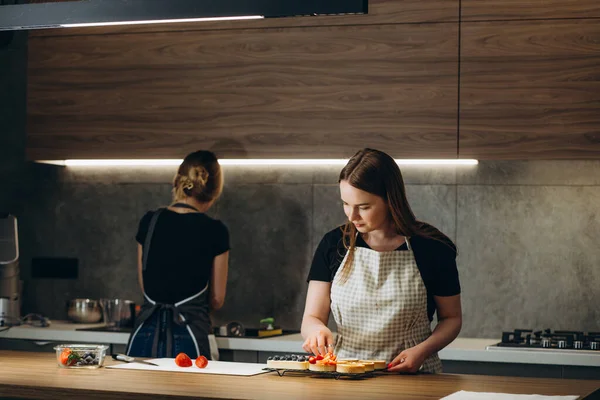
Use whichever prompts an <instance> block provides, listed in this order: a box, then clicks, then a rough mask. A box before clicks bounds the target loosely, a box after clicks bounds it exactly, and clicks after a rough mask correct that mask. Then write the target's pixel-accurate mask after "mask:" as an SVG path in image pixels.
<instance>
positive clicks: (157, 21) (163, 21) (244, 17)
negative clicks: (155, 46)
mask: <svg viewBox="0 0 600 400" xmlns="http://www.w3.org/2000/svg"><path fill="white" fill-rule="evenodd" d="M263 18H264V17H263V16H262V15H242V16H239V17H209V18H178V19H155V20H148V21H115V22H87V23H78V24H61V25H60V27H61V28H84V27H90V26H115V25H142V24H170V23H174V22H181V23H183V22H210V21H235V20H249V19H263Z"/></svg>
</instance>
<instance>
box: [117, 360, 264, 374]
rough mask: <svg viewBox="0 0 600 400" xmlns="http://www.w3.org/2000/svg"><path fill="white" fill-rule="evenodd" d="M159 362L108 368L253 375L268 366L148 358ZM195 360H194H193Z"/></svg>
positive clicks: (261, 371)
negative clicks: (178, 362) (197, 363)
mask: <svg viewBox="0 0 600 400" xmlns="http://www.w3.org/2000/svg"><path fill="white" fill-rule="evenodd" d="M145 361H150V362H153V363H155V364H158V367H155V366H152V365H146V364H140V363H127V364H117V365H111V366H108V367H106V368H116V369H138V370H144V371H163V372H164V371H169V372H187V373H196V374H217V375H242V376H251V375H258V374H264V373H265V372H267V371H263V370H262V369H263V368H266V367H267V364H254V363H239V362H227V361H208V365H207V366H206V368H198V367H196V366H195V365H192V366H191V367H178V366H177V365H176V364H175V359H173V358H155V359H148V360H145ZM192 361H194V360H192Z"/></svg>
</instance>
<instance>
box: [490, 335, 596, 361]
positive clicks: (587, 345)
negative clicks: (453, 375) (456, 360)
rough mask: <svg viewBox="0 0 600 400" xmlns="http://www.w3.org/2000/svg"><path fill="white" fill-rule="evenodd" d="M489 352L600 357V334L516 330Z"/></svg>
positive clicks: (503, 336) (505, 336)
mask: <svg viewBox="0 0 600 400" xmlns="http://www.w3.org/2000/svg"><path fill="white" fill-rule="evenodd" d="M487 349H488V350H515V349H519V350H531V351H568V352H582V353H594V354H598V355H600V332H587V333H586V332H580V331H553V330H551V329H545V330H538V331H536V330H533V329H515V330H514V331H512V332H502V341H501V342H500V343H498V344H496V345H493V346H488V347H487Z"/></svg>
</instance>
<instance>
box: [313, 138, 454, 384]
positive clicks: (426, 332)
mask: <svg viewBox="0 0 600 400" xmlns="http://www.w3.org/2000/svg"><path fill="white" fill-rule="evenodd" d="M339 185H340V194H341V199H342V202H343V206H344V212H345V214H346V216H347V218H348V221H347V222H346V224H345V225H343V226H341V227H338V228H336V229H334V230H332V231H330V232H329V233H327V234H326V235H325V236H324V237H323V239H322V240H321V242H320V244H319V246H318V248H317V250H316V252H315V255H314V258H313V262H312V266H311V269H310V273H309V276H308V281H309V285H308V293H307V298H306V306H305V310H304V317H303V320H302V335H303V337H304V339H305V342H304V344H303V348H304V350H306V351H307V352H311V353H314V354H322V355H324V354H325V353H327V352H329V351H330V350H331V348H332V347H334V340H333V334H332V332H331V331H330V330H329V328H327V321H328V319H329V313H330V312H331V313H333V317H334V319H335V322H336V325H337V339H336V343H335V351H334V352H335V354H337V356H338V358H352V359H361V360H372V359H383V360H386V361H387V362H389V365H388V370H389V371H398V372H417V371H423V372H430V373H439V372H441V371H442V365H441V362H440V359H439V358H438V356H437V352H438V351H439V350H441V349H442V348H444V347H445V346H447V345H448V344H449V343H450V342H452V341H453V340H454V339H455V338H456V337H457V336H458V333H459V332H460V329H461V325H462V311H461V303H460V283H459V279H458V270H457V267H456V254H457V253H456V247H455V246H454V244H453V243H452V241H451V240H450V239H449V238H448V237H447V236H446V235H444V234H443V233H442V232H440V231H439V230H438V229H436V228H435V227H433V226H431V225H429V224H426V223H424V222H421V221H418V220H417V219H416V217H415V215H414V213H413V212H412V210H411V208H410V205H409V203H408V200H407V198H406V193H405V188H404V181H403V179H402V174H401V173H400V168H398V165H397V164H396V162H395V161H394V159H393V158H392V157H390V156H389V155H387V154H385V153H383V152H381V151H378V150H373V149H363V150H360V151H359V152H357V153H356V154H355V155H354V156H353V157H352V158H351V159H350V160H349V161H348V163H347V164H346V166H345V167H344V168H343V169H342V171H341V173H340V176H339ZM436 312H437V319H438V324H437V326H436V327H435V330H434V331H433V332H432V331H431V321H432V320H433V315H434V314H435V313H436Z"/></svg>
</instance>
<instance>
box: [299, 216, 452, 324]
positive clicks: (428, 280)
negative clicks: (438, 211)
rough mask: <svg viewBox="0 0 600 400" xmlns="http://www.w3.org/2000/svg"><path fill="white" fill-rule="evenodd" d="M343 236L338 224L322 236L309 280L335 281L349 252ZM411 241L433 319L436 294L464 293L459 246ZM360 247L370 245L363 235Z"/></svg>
mask: <svg viewBox="0 0 600 400" xmlns="http://www.w3.org/2000/svg"><path fill="white" fill-rule="evenodd" d="M342 236H343V234H342V230H341V229H340V228H336V229H334V230H332V231H331V232H328V233H327V234H326V235H325V236H324V237H323V239H321V243H319V246H318V247H317V250H316V252H315V255H314V258H313V262H312V266H311V267H310V272H309V274H308V281H323V282H331V281H332V280H333V277H334V276H335V273H336V272H337V270H338V268H339V267H340V264H341V263H342V260H343V259H344V256H345V255H346V253H347V252H348V250H346V248H345V247H344V244H343V242H342ZM409 241H410V245H411V247H412V250H413V253H414V255H415V261H416V262H417V267H418V268H419V272H421V278H423V282H424V283H425V288H426V289H427V314H428V316H429V320H430V321H431V320H433V314H434V313H435V302H434V300H433V296H454V295H457V294H460V283H459V280H458V269H457V268H456V247H455V246H454V244H453V243H452V242H449V243H448V244H446V243H443V242H440V241H439V240H436V239H431V238H427V237H422V236H415V237H412V238H411V239H410V240H409ZM356 247H365V248H368V249H369V248H370V247H369V245H368V244H367V243H366V242H365V241H364V239H363V238H362V236H361V235H358V237H357V238H356ZM406 250H408V247H407V246H406V243H403V244H402V245H401V246H400V247H398V248H397V249H396V251H406Z"/></svg>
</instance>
